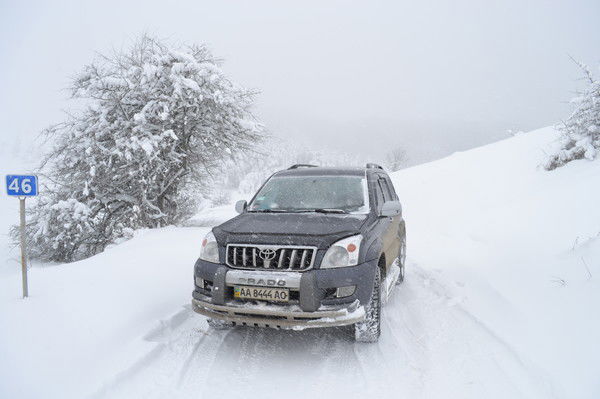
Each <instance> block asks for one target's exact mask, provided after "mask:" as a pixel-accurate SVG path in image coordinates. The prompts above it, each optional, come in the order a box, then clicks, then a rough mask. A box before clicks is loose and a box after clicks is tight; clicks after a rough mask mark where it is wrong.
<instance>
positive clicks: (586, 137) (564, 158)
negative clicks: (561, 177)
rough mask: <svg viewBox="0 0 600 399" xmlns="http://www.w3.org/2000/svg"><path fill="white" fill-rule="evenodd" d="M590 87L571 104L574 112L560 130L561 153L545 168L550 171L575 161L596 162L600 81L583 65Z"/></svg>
mask: <svg viewBox="0 0 600 399" xmlns="http://www.w3.org/2000/svg"><path fill="white" fill-rule="evenodd" d="M579 65H580V67H581V68H582V69H583V71H584V73H585V76H586V79H587V81H588V86H587V87H586V88H585V89H584V91H583V92H582V93H580V95H579V96H578V97H576V98H574V99H573V100H572V101H571V102H572V103H574V104H575V106H576V108H575V111H574V112H573V113H572V114H571V116H569V118H568V119H567V120H566V121H564V122H563V123H562V124H561V125H560V126H559V129H560V131H561V132H562V142H561V147H560V150H559V151H558V152H557V153H556V154H553V155H552V156H551V157H550V158H549V159H548V161H547V162H546V164H545V165H544V166H545V168H546V169H547V170H552V169H556V168H558V167H560V166H562V165H564V164H566V163H568V162H570V161H573V160H575V159H582V158H587V159H590V160H592V159H594V158H595V157H596V155H597V152H598V150H600V81H599V80H597V79H595V77H594V76H593V74H592V73H591V71H590V70H589V69H588V68H587V67H586V66H585V65H583V64H579Z"/></svg>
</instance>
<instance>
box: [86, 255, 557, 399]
mask: <svg viewBox="0 0 600 399" xmlns="http://www.w3.org/2000/svg"><path fill="white" fill-rule="evenodd" d="M409 270H410V271H409V272H408V273H409V274H408V277H409V278H408V280H407V282H406V284H405V285H403V286H401V287H399V289H398V290H396V291H395V292H394V294H393V295H392V297H391V299H390V302H389V303H388V304H387V306H386V308H385V313H384V314H385V317H384V323H383V332H382V338H381V341H380V342H379V344H378V345H357V344H355V343H354V342H353V338H352V335H351V334H350V330H349V329H343V328H339V329H324V330H318V329H315V330H305V331H285V330H273V329H257V328H250V327H238V328H235V329H232V330H228V331H215V330H211V329H209V328H208V327H207V324H206V322H205V321H204V318H203V317H200V316H198V315H196V314H194V313H193V312H192V311H191V309H190V308H189V306H187V305H186V306H185V307H183V308H182V309H181V311H179V312H178V313H176V314H175V315H173V316H172V317H171V318H170V319H168V320H165V321H164V322H163V323H161V326H160V327H158V328H156V329H154V330H152V331H151V332H149V333H148V334H147V336H146V337H145V339H147V340H149V341H152V342H156V347H155V349H153V350H152V351H151V352H149V353H148V354H146V355H145V356H143V357H141V358H139V359H136V360H135V361H133V362H132V364H131V366H130V367H128V368H127V369H125V370H122V371H121V372H119V373H118V374H116V375H115V376H114V378H112V379H111V380H109V381H107V382H106V384H105V385H104V386H103V387H102V388H101V390H100V391H99V392H98V397H106V398H115V397H122V398H131V397H144V398H166V397H171V398H173V397H182V398H188V397H196V398H215V397H239V396H241V395H244V394H246V395H249V396H251V397H261V398H280V397H282V396H284V397H294V398H296V397H306V396H310V395H315V394H318V395H319V397H327V395H334V396H339V397H357V398H359V397H360V398H365V397H386V398H390V397H400V398H402V397H406V398H408V397H411V398H417V397H424V398H425V397H436V398H437V397H440V398H441V397H456V398H458V397H460V398H482V397H485V398H509V397H510V398H519V397H525V398H538V397H540V398H542V397H544V398H545V397H548V396H547V394H546V393H544V392H542V391H540V388H539V387H540V381H539V377H538V375H537V374H536V372H535V370H532V369H531V367H530V365H527V364H524V363H523V362H522V360H521V359H520V358H519V356H518V354H517V353H515V352H514V350H513V349H512V348H511V347H510V346H509V345H507V344H506V343H504V342H503V341H502V340H501V339H499V338H498V337H497V336H495V335H494V334H493V332H491V331H490V330H489V329H487V328H486V326H485V325H482V324H481V322H480V321H478V320H477V319H476V318H474V317H473V316H472V315H470V314H469V313H467V312H466V311H465V310H464V309H462V308H461V307H460V305H459V304H457V303H456V301H454V300H453V298H452V297H450V296H449V295H448V293H447V292H446V290H445V288H444V286H443V285H440V284H439V282H438V281H437V280H436V279H435V276H432V275H430V274H428V273H427V272H425V271H424V270H423V269H422V268H420V267H419V266H418V265H415V264H410V269H409Z"/></svg>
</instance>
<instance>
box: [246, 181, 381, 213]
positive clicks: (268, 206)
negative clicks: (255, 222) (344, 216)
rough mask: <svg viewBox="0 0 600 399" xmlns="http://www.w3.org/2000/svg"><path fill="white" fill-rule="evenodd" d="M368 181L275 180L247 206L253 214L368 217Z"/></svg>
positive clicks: (268, 183) (268, 182)
mask: <svg viewBox="0 0 600 399" xmlns="http://www.w3.org/2000/svg"><path fill="white" fill-rule="evenodd" d="M367 193H368V191H367V181H366V179H365V178H364V177H360V176H282V177H272V178H271V179H269V181H267V183H266V184H265V185H264V186H263V187H262V189H261V190H260V191H259V192H258V194H256V197H254V200H252V202H251V203H250V204H249V205H248V211H250V212H268V211H273V212H277V211H279V212H283V211H289V212H314V211H317V212H319V211H320V212H332V213H334V212H337V213H342V212H343V213H363V214H365V213H369V197H368V195H367Z"/></svg>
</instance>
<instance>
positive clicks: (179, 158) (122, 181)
mask: <svg viewBox="0 0 600 399" xmlns="http://www.w3.org/2000/svg"><path fill="white" fill-rule="evenodd" d="M71 94H72V97H73V98H74V99H77V101H78V102H79V104H84V105H85V109H83V110H81V111H79V112H77V113H74V114H70V115H68V117H67V120H66V121H65V122H64V123H61V124H58V125H55V126H52V127H50V128H48V129H47V130H46V131H45V132H44V133H45V135H46V136H48V137H51V138H52V139H53V140H54V143H55V147H54V150H53V151H52V152H51V153H50V154H49V155H48V156H47V158H46V159H45V161H44V163H43V165H42V168H41V172H40V174H41V175H42V176H44V177H45V180H46V181H47V182H51V183H50V184H47V187H46V188H45V190H44V191H43V192H44V193H46V195H45V196H44V197H42V198H40V201H39V202H38V204H37V206H35V207H34V208H33V209H32V211H31V212H30V216H29V219H30V223H29V224H28V230H27V236H28V241H29V244H30V246H31V248H32V254H33V255H34V256H37V257H40V258H44V259H49V260H57V261H71V260H75V259H80V258H83V257H86V256H90V255H93V254H95V253H97V252H99V251H102V250H103V249H104V248H105V247H106V245H108V244H110V243H111V242H114V241H115V240H118V239H119V238H122V237H124V236H127V235H128V234H129V233H130V232H131V231H132V230H133V229H137V228H153V227H160V226H164V225H168V224H172V223H176V222H178V221H181V220H182V219H183V218H185V217H187V216H188V215H190V213H191V212H193V211H194V209H195V205H196V202H197V199H198V197H199V196H198V195H197V194H196V192H197V188H198V187H199V186H200V185H201V184H202V181H203V178H205V177H206V176H207V175H209V174H210V173H211V171H212V170H213V168H214V167H215V166H216V165H217V164H219V161H220V160H221V158H223V157H224V156H225V155H227V156H230V155H231V154H236V153H239V152H240V151H244V150H246V149H248V148H250V147H251V146H252V144H253V143H255V142H256V141H257V140H259V139H260V138H261V135H262V130H263V128H262V125H261V124H260V123H258V122H257V121H256V120H255V118H254V117H253V116H252V114H251V113H250V107H251V106H252V104H253V97H254V95H255V92H253V91H249V90H245V89H242V88H239V87H237V86H235V85H234V84H233V83H231V81H230V80H229V79H227V77H226V76H225V75H224V73H223V72H222V70H221V69H220V67H219V63H218V61H217V60H216V59H215V58H214V57H213V56H212V55H211V54H210V52H209V51H208V50H207V49H206V47H204V46H198V45H194V46H187V47H177V48H173V47H171V46H169V45H167V44H165V43H163V42H161V41H160V40H157V39H155V38H151V37H147V36H144V37H142V38H141V39H140V40H138V41H137V42H136V43H135V44H134V45H133V46H132V48H131V49H129V50H127V51H124V52H118V53H114V54H112V55H110V56H100V59H99V61H97V62H94V63H92V64H90V65H88V66H86V67H84V68H83V71H82V72H80V73H79V74H78V75H77V76H75V78H74V79H73V82H72V87H71Z"/></svg>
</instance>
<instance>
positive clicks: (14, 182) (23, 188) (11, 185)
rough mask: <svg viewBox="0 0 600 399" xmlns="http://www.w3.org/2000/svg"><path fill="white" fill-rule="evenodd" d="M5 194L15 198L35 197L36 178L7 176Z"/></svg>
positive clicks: (36, 191)
mask: <svg viewBox="0 0 600 399" xmlns="http://www.w3.org/2000/svg"><path fill="white" fill-rule="evenodd" d="M6 193H7V194H8V195H12V196H15V197H32V196H35V195H37V194H38V187H37V176H35V175H7V176H6Z"/></svg>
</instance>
